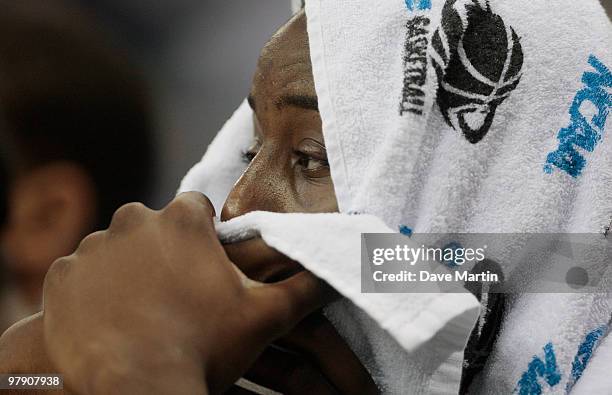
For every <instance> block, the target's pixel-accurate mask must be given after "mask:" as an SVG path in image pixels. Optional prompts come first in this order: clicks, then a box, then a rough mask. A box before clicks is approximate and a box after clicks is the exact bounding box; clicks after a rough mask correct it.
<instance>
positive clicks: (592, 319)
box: [180, 0, 612, 394]
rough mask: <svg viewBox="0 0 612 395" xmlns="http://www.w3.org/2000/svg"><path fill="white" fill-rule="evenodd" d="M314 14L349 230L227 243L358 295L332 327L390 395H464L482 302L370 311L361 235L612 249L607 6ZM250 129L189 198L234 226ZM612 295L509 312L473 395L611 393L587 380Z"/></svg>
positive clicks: (412, 298) (443, 6) (226, 231)
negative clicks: (232, 213) (572, 241)
mask: <svg viewBox="0 0 612 395" xmlns="http://www.w3.org/2000/svg"><path fill="white" fill-rule="evenodd" d="M306 15H307V21H308V36H309V42H310V52H311V60H312V64H313V74H314V80H315V87H316V92H317V96H318V103H319V110H320V114H321V118H322V121H323V134H324V137H325V143H326V148H327V152H328V157H329V162H330V167H331V173H332V179H333V182H334V187H335V192H336V197H337V199H338V204H339V209H340V213H339V214H278V213H265V212H254V213H249V214H247V215H245V216H242V217H238V218H235V219H233V220H231V221H229V222H227V223H221V224H219V226H218V231H219V234H220V236H221V237H222V238H233V239H239V238H246V237H252V236H253V234H259V235H261V237H262V238H263V239H264V240H265V241H266V242H267V243H268V244H269V245H270V246H272V247H274V248H276V249H278V250H279V251H281V252H282V253H284V254H286V255H287V256H289V257H291V258H293V259H295V260H297V261H299V262H300V263H302V264H303V265H304V266H305V267H306V268H307V269H309V270H311V271H312V272H313V273H315V274H316V275H317V276H319V277H321V278H323V279H325V280H326V281H328V282H329V283H330V284H331V285H332V286H333V287H335V288H336V289H337V290H338V291H339V292H340V293H341V294H342V295H343V296H345V297H346V299H344V300H341V301H339V302H337V303H335V304H333V305H332V306H330V307H329V308H328V309H327V315H328V317H329V318H330V320H331V321H332V322H333V323H334V325H335V326H336V328H337V329H338V331H339V332H340V334H341V335H343V336H344V337H345V339H346V340H347V342H348V343H349V345H350V346H351V347H352V348H353V350H354V351H355V352H356V354H357V355H358V356H359V357H360V359H361V360H362V362H363V363H364V365H365V366H366V368H368V370H369V371H370V373H371V374H372V375H373V378H374V379H375V381H376V382H377V384H378V385H379V386H380V387H381V388H382V389H383V392H385V393H393V394H406V393H410V394H418V393H424V394H425V393H427V394H429V393H457V392H458V391H459V386H460V379H461V372H462V367H463V349H464V347H465V344H466V342H467V339H468V337H469V335H470V333H471V331H472V328H473V326H474V323H475V321H476V319H477V316H478V312H479V307H480V303H479V302H478V300H477V299H476V298H475V297H473V296H472V295H471V294H423V293H420V294H362V293H361V288H360V287H361V278H360V267H361V266H360V257H361V252H360V234H361V233H362V232H371V233H375V232H378V233H385V232H398V231H399V230H400V229H402V230H405V229H411V230H412V232H417V233H428V232H429V233H449V232H478V233H511V232H513V233H518V234H521V233H522V234H525V233H538V232H539V233H545V232H551V233H597V232H600V230H601V228H602V226H604V225H606V224H608V223H609V222H610V215H611V214H612V199H611V197H612V140H611V138H610V136H609V134H610V131H609V127H607V125H608V124H609V122H607V117H608V114H609V111H610V107H612V73H611V71H610V70H611V67H612V51H611V48H612V45H611V44H612V27H611V24H610V21H609V20H608V18H607V17H606V14H605V12H604V10H603V9H602V7H601V5H600V4H599V3H598V1H597V0H584V1H580V2H576V1H570V0H558V1H556V2H554V3H551V2H545V1H533V0H514V1H494V0H405V1H404V0H385V1H377V2H372V1H365V0H353V1H328V0H325V1H323V0H309V1H306ZM251 116H252V112H251V110H250V108H249V107H248V105H246V103H243V104H242V105H241V106H240V107H239V108H238V110H237V111H236V112H235V113H234V115H233V116H232V117H231V118H230V120H229V121H228V122H227V123H226V124H225V126H224V127H223V129H222V130H221V131H220V133H219V134H218V136H217V137H216V138H215V140H214V141H213V143H212V144H211V145H210V147H209V148H208V150H207V152H206V154H205V155H204V157H203V159H202V161H201V162H199V163H198V164H196V165H195V166H194V167H193V168H192V169H191V170H190V172H189V173H188V174H187V176H186V177H185V179H184V180H183V182H182V184H181V187H180V191H186V190H199V191H202V192H204V193H206V194H207V195H208V196H209V197H210V198H211V200H212V201H213V203H214V205H215V206H216V208H217V210H218V212H219V210H220V207H221V206H222V204H223V201H224V199H225V197H226V196H227V194H228V192H229V190H230V189H231V187H232V185H233V183H234V182H235V181H236V180H237V179H238V177H239V176H240V174H241V173H242V171H243V170H244V167H245V164H244V163H243V162H242V161H241V152H242V150H244V149H246V148H248V146H249V144H250V142H251V139H252V135H253V125H252V119H251ZM355 214H358V215H355ZM305 228H306V229H310V230H312V231H309V232H303V229H305ZM498 258H499V259H503V258H504V257H503V256H499V257H498ZM608 280H609V279H608ZM606 281H607V280H606ZM606 284H607V288H605V289H602V292H600V293H591V294H563V295H554V294H531V295H529V294H525V295H516V296H514V297H513V298H512V299H511V300H507V301H506V304H507V305H506V309H505V314H504V316H503V322H502V323H501V326H500V327H501V329H500V330H499V333H498V334H497V338H496V340H495V344H494V346H493V349H492V352H491V355H490V357H489V358H488V360H487V363H486V366H485V367H484V369H483V370H482V374H480V375H479V376H478V377H477V378H476V379H475V381H474V384H473V385H472V387H471V392H474V393H477V392H482V393H511V392H513V391H516V392H519V393H521V394H523V393H525V394H531V393H540V392H541V391H550V392H551V393H566V392H567V391H570V390H572V388H574V389H575V390H576V391H579V390H581V391H582V390H583V388H588V383H580V382H579V381H578V379H579V378H580V377H581V376H582V373H583V372H585V377H590V379H589V380H591V381H593V382H595V381H597V380H599V382H600V384H601V380H610V379H609V378H608V377H600V376H596V377H595V378H593V374H589V370H588V369H587V368H588V363H589V361H590V359H593V366H595V365H597V364H600V366H601V362H597V360H598V358H600V360H599V361H601V358H605V354H604V353H602V356H601V357H598V356H597V355H596V349H597V345H598V344H599V343H600V342H601V341H602V339H604V338H605V337H606V335H607V332H608V322H609V320H610V317H611V313H612V300H611V297H610V292H609V290H610V283H609V282H608V283H606V282H605V281H604V285H603V286H606ZM609 354H610V353H608V355H609ZM593 355H594V356H593ZM592 356H593V358H591V357H592ZM577 382H578V383H580V385H575V384H576V383H577ZM574 385H575V386H574ZM608 388H611V387H608Z"/></svg>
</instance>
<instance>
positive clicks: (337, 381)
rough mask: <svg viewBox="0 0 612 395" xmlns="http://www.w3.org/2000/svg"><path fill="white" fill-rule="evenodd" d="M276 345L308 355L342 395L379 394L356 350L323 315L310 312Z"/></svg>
mask: <svg viewBox="0 0 612 395" xmlns="http://www.w3.org/2000/svg"><path fill="white" fill-rule="evenodd" d="M275 343H276V344H278V345H280V346H282V347H286V348H290V349H292V350H297V351H299V352H300V353H302V354H304V355H306V356H307V357H308V359H309V360H310V361H312V362H313V363H314V364H315V365H316V366H317V368H318V369H319V371H320V372H321V373H322V374H323V375H324V376H325V377H326V378H327V379H328V380H329V381H330V382H332V383H334V386H335V387H336V388H337V389H338V391H339V392H340V393H342V394H360V395H366V394H378V393H379V391H378V388H377V387H376V384H375V383H374V381H373V380H372V378H371V376H370V374H369V373H368V371H367V370H366V369H365V368H364V367H363V365H362V364H361V362H360V361H359V359H358V358H357V356H356V355H355V353H354V352H353V351H352V350H351V349H350V347H349V346H348V345H347V344H346V342H345V341H344V339H343V338H342V337H341V336H340V335H339V334H338V332H337V331H336V329H335V328H334V327H333V326H332V324H331V323H330V322H329V321H328V320H327V319H326V318H325V317H324V316H323V315H322V314H317V313H315V314H311V315H310V316H308V317H306V319H304V320H303V321H302V322H300V323H299V324H298V325H297V326H296V327H295V328H293V330H291V332H289V333H288V334H287V335H285V336H283V337H281V338H280V339H278V340H277V341H276V342H275Z"/></svg>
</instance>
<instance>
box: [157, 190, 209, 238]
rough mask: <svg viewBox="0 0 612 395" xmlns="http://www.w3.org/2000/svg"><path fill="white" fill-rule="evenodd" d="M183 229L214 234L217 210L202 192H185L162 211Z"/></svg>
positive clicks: (164, 215) (163, 214)
mask: <svg viewBox="0 0 612 395" xmlns="http://www.w3.org/2000/svg"><path fill="white" fill-rule="evenodd" d="M161 214H162V216H163V217H166V218H168V219H169V220H170V221H172V222H173V223H175V224H176V225H177V226H179V228H181V229H189V230H196V229H200V230H203V231H205V232H207V233H214V217H215V208H214V207H213V205H212V203H211V202H210V200H209V199H208V198H207V197H206V196H205V195H204V194H202V193H200V192H195V191H192V192H183V193H181V194H179V195H178V196H177V197H175V198H174V200H172V201H171V202H170V203H169V204H168V205H167V206H166V207H164V209H163V210H162V211H161Z"/></svg>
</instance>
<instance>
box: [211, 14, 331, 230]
mask: <svg viewBox="0 0 612 395" xmlns="http://www.w3.org/2000/svg"><path fill="white" fill-rule="evenodd" d="M249 103H250V105H251V107H252V108H253V112H254V117H253V122H254V126H255V136H254V142H253V145H252V147H251V148H250V149H249V150H248V152H246V153H245V159H246V160H247V161H249V162H250V164H249V167H248V168H247V170H246V171H245V172H244V174H243V175H242V177H241V178H240V180H239V181H238V182H237V183H236V185H235V186H234V188H233V190H232V191H231V193H230V194H229V196H228V198H227V200H226V202H225V206H224V208H223V211H222V214H221V218H222V219H223V220H227V219H230V218H233V217H236V216H239V215H242V214H245V213H247V212H250V211H254V210H265V211H274V212H333V211H337V204H336V199H335V195H334V189H333V184H332V181H331V177H330V171H329V165H328V162H327V153H326V151H325V143H324V141H323V133H322V127H321V117H320V116H319V111H318V107H317V96H316V93H315V89H314V80H313V76H312V66H311V63H310V53H309V49H308V35H307V33H306V18H305V16H304V14H303V13H302V14H298V15H297V16H296V17H294V19H293V20H292V21H290V22H289V23H288V24H287V25H286V26H285V27H283V28H281V30H279V31H278V32H277V33H276V34H275V35H274V37H272V39H271V40H270V42H269V43H268V44H267V45H266V46H265V48H264V49H263V51H262V53H261V56H260V58H259V62H258V65H257V70H256V72H255V76H254V78H253V85H252V88H251V93H250V95H249Z"/></svg>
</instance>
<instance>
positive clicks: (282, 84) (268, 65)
mask: <svg viewBox="0 0 612 395" xmlns="http://www.w3.org/2000/svg"><path fill="white" fill-rule="evenodd" d="M251 95H252V96H253V97H256V98H257V100H258V101H259V100H266V101H267V99H274V98H275V97H280V96H286V95H304V96H316V94H315V89H314V80H313V77H312V65H311V63H310V51H309V48H308V33H307V31H306V16H305V14H304V13H303V12H300V13H298V14H296V15H295V16H294V17H293V18H292V19H291V20H289V22H287V23H286V24H285V25H284V26H283V27H281V28H280V29H279V30H278V31H277V32H276V34H274V36H273V37H272V38H271V39H270V41H268V43H267V44H266V45H265V47H264V48H263V50H262V51H261V55H260V57H259V61H258V63H257V70H256V72H255V76H254V78H253V85H252V88H251ZM261 96H264V97H263V98H262V97H261Z"/></svg>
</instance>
